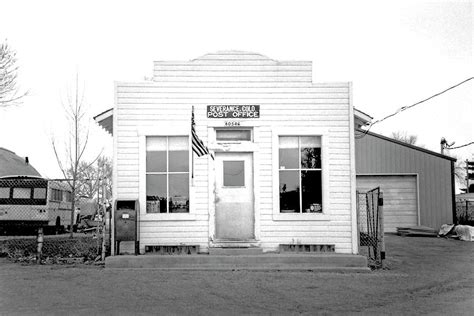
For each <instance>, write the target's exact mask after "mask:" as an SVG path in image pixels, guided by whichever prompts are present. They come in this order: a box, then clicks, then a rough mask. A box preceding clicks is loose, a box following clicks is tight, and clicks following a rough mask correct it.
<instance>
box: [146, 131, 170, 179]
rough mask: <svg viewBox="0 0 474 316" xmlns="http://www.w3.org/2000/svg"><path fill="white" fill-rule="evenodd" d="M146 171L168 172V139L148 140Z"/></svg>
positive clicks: (148, 138)
mask: <svg viewBox="0 0 474 316" xmlns="http://www.w3.org/2000/svg"><path fill="white" fill-rule="evenodd" d="M146 171H147V172H166V137H147V138H146Z"/></svg>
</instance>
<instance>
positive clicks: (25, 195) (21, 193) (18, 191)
mask: <svg viewBox="0 0 474 316" xmlns="http://www.w3.org/2000/svg"><path fill="white" fill-rule="evenodd" d="M30 197H31V189H30V188H13V198H14V199H29V198H30Z"/></svg>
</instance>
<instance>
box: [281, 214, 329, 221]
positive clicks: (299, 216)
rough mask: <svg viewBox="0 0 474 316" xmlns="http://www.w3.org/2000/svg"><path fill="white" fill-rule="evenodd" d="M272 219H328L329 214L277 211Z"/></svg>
mask: <svg viewBox="0 0 474 316" xmlns="http://www.w3.org/2000/svg"><path fill="white" fill-rule="evenodd" d="M273 220H274V221H330V220H331V218H330V216H329V214H321V213H314V214H306V213H286V214H285V213H279V214H273Z"/></svg>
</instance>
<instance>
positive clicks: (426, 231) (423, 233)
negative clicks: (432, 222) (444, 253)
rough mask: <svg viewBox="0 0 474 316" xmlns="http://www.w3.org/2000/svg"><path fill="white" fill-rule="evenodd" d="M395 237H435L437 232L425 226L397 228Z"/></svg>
mask: <svg viewBox="0 0 474 316" xmlns="http://www.w3.org/2000/svg"><path fill="white" fill-rule="evenodd" d="M397 235H399V236H404V237H436V236H438V232H437V231H435V230H434V229H433V228H431V227H426V226H413V227H397Z"/></svg>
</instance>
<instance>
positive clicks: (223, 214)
mask: <svg viewBox="0 0 474 316" xmlns="http://www.w3.org/2000/svg"><path fill="white" fill-rule="evenodd" d="M252 160H253V154H252V153H240V152H239V153H219V152H218V153H216V193H215V194H216V196H215V203H216V217H215V218H216V223H215V224H216V239H217V240H219V241H225V240H228V241H246V240H252V239H254V238H255V234H254V221H255V214H254V196H253V163H252V162H253V161H252Z"/></svg>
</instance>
